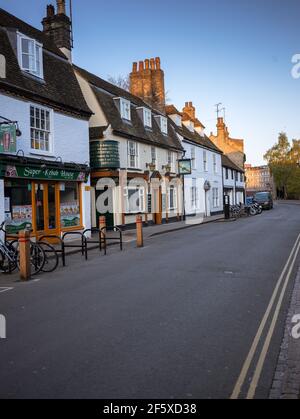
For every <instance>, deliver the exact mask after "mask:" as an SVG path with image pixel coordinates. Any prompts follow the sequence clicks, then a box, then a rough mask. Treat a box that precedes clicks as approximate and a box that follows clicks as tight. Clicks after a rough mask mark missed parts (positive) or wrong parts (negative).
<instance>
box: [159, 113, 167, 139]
mask: <svg viewBox="0 0 300 419" xmlns="http://www.w3.org/2000/svg"><path fill="white" fill-rule="evenodd" d="M160 130H161V132H162V133H163V134H166V135H168V119H167V118H166V117H164V116H161V117H160Z"/></svg>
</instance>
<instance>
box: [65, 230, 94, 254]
mask: <svg viewBox="0 0 300 419" xmlns="http://www.w3.org/2000/svg"><path fill="white" fill-rule="evenodd" d="M68 236H73V237H75V236H79V237H80V239H81V244H72V242H70V243H68V244H66V243H65V239H66V237H68ZM62 242H63V250H64V251H65V249H66V248H68V249H81V254H82V256H85V260H88V248H87V238H86V237H85V236H84V235H83V233H80V232H77V231H69V232H67V233H65V234H64V235H63V236H62Z"/></svg>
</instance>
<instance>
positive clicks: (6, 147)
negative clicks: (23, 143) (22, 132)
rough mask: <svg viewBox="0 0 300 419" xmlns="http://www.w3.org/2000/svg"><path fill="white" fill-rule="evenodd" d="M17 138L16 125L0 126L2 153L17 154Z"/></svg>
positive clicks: (0, 147)
mask: <svg viewBox="0 0 300 419" xmlns="http://www.w3.org/2000/svg"><path fill="white" fill-rule="evenodd" d="M16 151H17V136H16V126H15V124H0V153H15V152H16Z"/></svg>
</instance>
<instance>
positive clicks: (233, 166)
mask: <svg viewBox="0 0 300 419" xmlns="http://www.w3.org/2000/svg"><path fill="white" fill-rule="evenodd" d="M222 166H224V167H228V168H229V169H233V170H236V171H237V172H242V173H244V170H242V169H241V168H240V167H238V166H237V165H236V164H235V163H234V162H233V161H232V160H231V159H230V158H229V157H228V156H226V154H223V156H222Z"/></svg>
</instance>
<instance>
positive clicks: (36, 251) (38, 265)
mask: <svg viewBox="0 0 300 419" xmlns="http://www.w3.org/2000/svg"><path fill="white" fill-rule="evenodd" d="M45 260H46V256H45V252H44V250H43V248H42V247H41V246H40V245H39V244H37V243H31V244H30V263H31V272H32V275H37V274H38V273H39V272H41V271H42V270H43V267H44V265H45Z"/></svg>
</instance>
